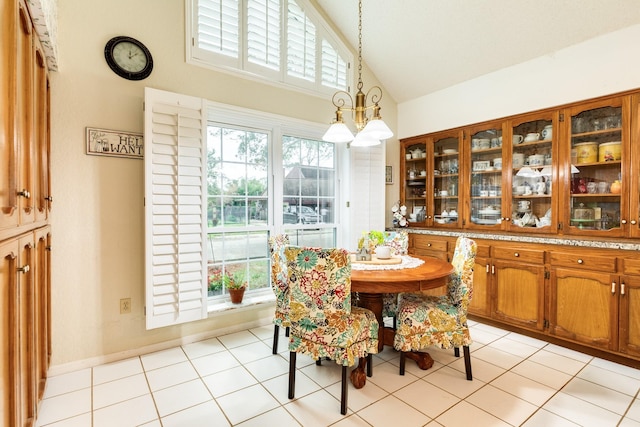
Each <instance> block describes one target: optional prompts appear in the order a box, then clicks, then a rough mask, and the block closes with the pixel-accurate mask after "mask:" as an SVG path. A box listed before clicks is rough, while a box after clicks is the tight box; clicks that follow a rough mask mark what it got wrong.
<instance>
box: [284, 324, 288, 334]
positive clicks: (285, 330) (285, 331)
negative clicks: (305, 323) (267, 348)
mask: <svg viewBox="0 0 640 427" xmlns="http://www.w3.org/2000/svg"><path fill="white" fill-rule="evenodd" d="M284 336H285V337H288V336H289V327H288V326H287V327H286V328H284Z"/></svg>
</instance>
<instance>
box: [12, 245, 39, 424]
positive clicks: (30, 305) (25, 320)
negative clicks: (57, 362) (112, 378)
mask: <svg viewBox="0 0 640 427" xmlns="http://www.w3.org/2000/svg"><path fill="white" fill-rule="evenodd" d="M19 244H20V248H19V250H20V256H19V264H18V266H17V271H18V312H19V316H18V317H19V324H20V331H19V332H20V338H19V339H20V345H19V351H20V357H19V359H20V368H19V369H20V408H21V416H20V418H21V420H22V422H21V423H19V425H21V426H30V425H33V424H34V422H35V419H36V407H37V404H38V401H37V390H36V345H35V344H36V340H35V333H36V332H35V331H36V328H35V318H36V317H35V311H36V288H35V280H34V270H35V269H34V257H35V252H34V236H33V234H32V233H28V234H27V235H25V236H23V237H21V238H20V239H19Z"/></svg>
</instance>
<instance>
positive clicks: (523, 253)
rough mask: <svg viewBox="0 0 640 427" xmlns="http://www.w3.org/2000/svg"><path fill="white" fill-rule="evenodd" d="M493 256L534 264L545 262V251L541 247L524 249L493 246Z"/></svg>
mask: <svg viewBox="0 0 640 427" xmlns="http://www.w3.org/2000/svg"><path fill="white" fill-rule="evenodd" d="M491 250H492V257H493V258H497V259H505V260H510V261H518V262H529V263H532V264H544V251H543V250H541V249H522V248H515V247H495V246H494V247H493V248H491Z"/></svg>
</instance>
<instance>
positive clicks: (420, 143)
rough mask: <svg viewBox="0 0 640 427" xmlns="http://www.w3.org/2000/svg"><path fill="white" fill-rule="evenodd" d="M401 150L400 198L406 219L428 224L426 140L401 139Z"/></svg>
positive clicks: (413, 222)
mask: <svg viewBox="0 0 640 427" xmlns="http://www.w3.org/2000/svg"><path fill="white" fill-rule="evenodd" d="M401 151H402V153H401V156H402V157H401V159H402V160H401V161H400V181H401V183H400V199H401V200H402V201H403V203H404V205H405V206H406V207H407V216H408V218H407V220H408V221H409V223H410V224H411V225H415V224H418V225H429V224H430V221H428V218H427V210H426V208H427V182H428V178H427V141H426V139H425V138H416V139H410V140H407V141H403V142H402V144H401ZM395 223H396V221H395V220H394V224H395Z"/></svg>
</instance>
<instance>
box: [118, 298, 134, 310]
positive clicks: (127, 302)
mask: <svg viewBox="0 0 640 427" xmlns="http://www.w3.org/2000/svg"><path fill="white" fill-rule="evenodd" d="M127 313H131V298H122V299H121V300H120V314H127Z"/></svg>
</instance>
